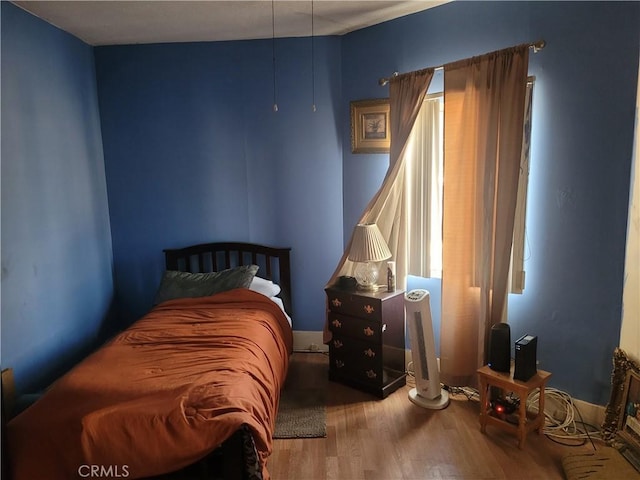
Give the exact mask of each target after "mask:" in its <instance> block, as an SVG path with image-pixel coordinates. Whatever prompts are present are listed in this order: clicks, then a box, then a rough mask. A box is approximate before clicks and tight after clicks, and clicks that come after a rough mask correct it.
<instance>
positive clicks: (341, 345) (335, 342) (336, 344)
mask: <svg viewBox="0 0 640 480" xmlns="http://www.w3.org/2000/svg"><path fill="white" fill-rule="evenodd" d="M333 346H334V347H335V348H342V347H343V346H344V344H343V343H342V342H341V341H340V340H334V341H333Z"/></svg>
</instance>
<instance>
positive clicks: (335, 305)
mask: <svg viewBox="0 0 640 480" xmlns="http://www.w3.org/2000/svg"><path fill="white" fill-rule="evenodd" d="M331 304H332V305H333V306H334V307H341V306H342V302H341V301H340V299H338V298H334V299H333V300H331Z"/></svg>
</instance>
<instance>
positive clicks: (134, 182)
mask: <svg viewBox="0 0 640 480" xmlns="http://www.w3.org/2000/svg"><path fill="white" fill-rule="evenodd" d="M310 47H311V43H310V39H308V38H307V39H286V40H278V41H277V45H276V48H277V50H276V51H277V70H276V72H277V77H276V78H277V102H278V106H279V111H278V112H277V113H275V112H273V110H272V103H273V75H272V72H273V70H272V50H271V41H270V40H269V41H266V40H262V41H245V42H216V43H194V44H163V45H146V46H124V47H101V48H97V49H96V70H97V77H98V91H99V98H100V115H101V119H102V133H103V141H104V151H105V164H106V174H107V185H108V191H109V198H110V213H111V225H112V230H113V252H114V262H115V273H116V285H117V297H118V300H119V305H120V307H121V310H120V311H121V320H122V322H123V323H125V324H126V323H129V322H131V321H132V320H134V319H135V318H137V317H138V316H140V315H141V314H143V313H144V312H145V311H147V310H148V309H149V307H150V306H151V302H152V300H153V297H154V295H155V292H156V289H157V286H158V284H159V281H160V277H161V274H162V272H163V270H164V263H163V262H164V260H163V254H162V249H163V248H170V247H180V246H185V245H189V244H191V243H199V242H209V241H223V240H227V241H228V240H237V241H252V242H257V243H265V244H269V245H274V246H288V247H292V275H293V280H294V290H293V308H294V312H293V322H294V323H293V324H294V328H295V329H296V330H319V329H321V326H322V321H323V316H324V308H325V307H324V296H323V287H324V284H325V282H326V280H327V279H328V278H329V276H330V275H331V273H332V271H333V269H334V268H335V261H336V259H337V258H339V257H340V255H341V253H342V216H341V211H342V169H341V167H342V158H341V156H342V144H341V136H340V132H341V131H342V124H341V118H340V117H339V115H337V114H336V112H337V111H338V110H339V106H340V105H341V104H342V97H341V94H340V74H341V72H340V39H339V38H337V37H333V38H332V37H325V38H316V39H315V58H316V68H315V71H316V79H315V85H316V94H315V97H316V104H317V111H316V112H315V113H314V112H313V111H312V108H311V106H312V90H311V84H312V82H311V62H310V59H309V52H310Z"/></svg>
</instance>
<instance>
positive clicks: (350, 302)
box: [328, 290, 382, 321]
mask: <svg viewBox="0 0 640 480" xmlns="http://www.w3.org/2000/svg"><path fill="white" fill-rule="evenodd" d="M328 299H329V308H330V309H331V311H332V312H334V313H340V314H342V315H350V316H354V317H359V318H367V319H371V320H377V321H380V319H381V318H382V308H381V306H380V300H379V299H377V298H372V297H368V296H364V295H355V294H353V292H341V291H339V290H331V292H330V293H329V296H328Z"/></svg>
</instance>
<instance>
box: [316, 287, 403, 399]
mask: <svg viewBox="0 0 640 480" xmlns="http://www.w3.org/2000/svg"><path fill="white" fill-rule="evenodd" d="M325 291H326V293H327V300H328V306H329V311H328V312H327V321H328V325H329V329H330V330H331V332H332V339H331V342H329V363H330V364H329V379H330V380H332V381H338V382H341V383H344V384H347V385H349V386H352V387H354V388H358V389H360V390H364V391H366V392H369V393H372V394H374V395H377V396H379V397H380V398H386V397H387V396H388V395H389V394H390V393H392V392H394V391H395V390H397V389H398V388H400V387H402V386H404V385H405V384H406V377H405V365H404V361H405V360H404V359H405V353H404V350H405V345H404V292H403V291H400V290H397V291H395V292H387V291H382V290H381V291H377V292H362V291H349V290H341V289H339V288H335V287H330V288H327V289H326V290H325Z"/></svg>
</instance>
